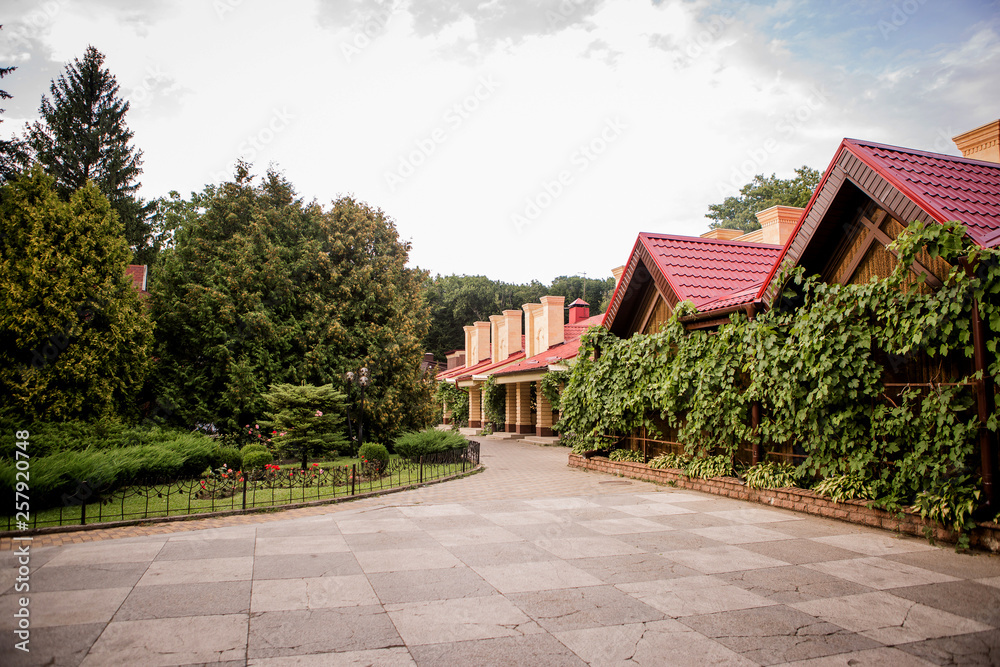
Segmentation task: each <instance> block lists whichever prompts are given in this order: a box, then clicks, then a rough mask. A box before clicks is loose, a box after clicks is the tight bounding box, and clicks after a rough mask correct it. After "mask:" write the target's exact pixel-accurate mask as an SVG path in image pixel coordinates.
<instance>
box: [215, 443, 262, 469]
mask: <svg viewBox="0 0 1000 667" xmlns="http://www.w3.org/2000/svg"><path fill="white" fill-rule="evenodd" d="M265 451H267V450H265ZM214 463H215V464H216V465H221V466H226V467H227V468H232V469H234V470H239V469H240V467H241V466H242V465H243V454H242V453H241V452H240V450H238V449H236V448H235V447H219V449H218V451H217V453H216V456H215V461H214Z"/></svg>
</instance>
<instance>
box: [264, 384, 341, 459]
mask: <svg viewBox="0 0 1000 667" xmlns="http://www.w3.org/2000/svg"><path fill="white" fill-rule="evenodd" d="M263 399H264V401H265V403H266V404H267V406H268V407H267V410H265V412H264V414H266V415H267V417H268V419H267V420H266V421H264V422H263V423H264V425H265V427H266V428H270V429H273V430H274V432H275V434H274V435H272V438H271V440H272V441H273V442H274V444H275V445H276V446H277V448H278V451H280V452H282V453H283V454H286V455H289V456H295V457H297V458H299V459H301V461H302V469H303V470H305V469H306V467H307V465H308V463H309V458H310V457H317V456H322V455H324V454H329V453H331V452H334V451H336V450H337V449H338V448H343V447H344V446H346V445H347V444H348V440H347V438H346V437H344V433H343V428H344V415H343V410H344V395H343V394H342V393H340V392H339V391H336V390H335V389H334V388H333V385H329V384H325V385H323V386H321V387H315V386H313V385H294V384H275V385H271V388H270V390H269V391H268V392H267V393H266V394H264V395H263Z"/></svg>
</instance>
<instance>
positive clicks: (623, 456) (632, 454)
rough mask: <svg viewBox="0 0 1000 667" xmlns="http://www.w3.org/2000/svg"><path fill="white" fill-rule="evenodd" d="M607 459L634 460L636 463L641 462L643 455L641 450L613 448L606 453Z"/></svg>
mask: <svg viewBox="0 0 1000 667" xmlns="http://www.w3.org/2000/svg"><path fill="white" fill-rule="evenodd" d="M608 459H609V460H611V461H635V462H636V463H643V459H644V457H643V455H642V452H640V451H638V450H635V449H615V450H612V452H611V454H609V455H608Z"/></svg>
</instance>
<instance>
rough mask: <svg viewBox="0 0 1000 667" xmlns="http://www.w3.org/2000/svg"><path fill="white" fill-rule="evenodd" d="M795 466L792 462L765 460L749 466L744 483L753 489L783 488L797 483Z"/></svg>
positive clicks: (744, 475)
mask: <svg viewBox="0 0 1000 667" xmlns="http://www.w3.org/2000/svg"><path fill="white" fill-rule="evenodd" d="M797 482H798V480H797V478H796V475H795V466H793V465H791V464H790V463H775V462H774V461H764V462H762V463H758V464H757V465H755V466H752V467H750V468H747V471H746V472H745V473H744V474H743V483H744V484H746V485H747V486H748V487H750V488H752V489H783V488H787V487H792V486H796V485H797Z"/></svg>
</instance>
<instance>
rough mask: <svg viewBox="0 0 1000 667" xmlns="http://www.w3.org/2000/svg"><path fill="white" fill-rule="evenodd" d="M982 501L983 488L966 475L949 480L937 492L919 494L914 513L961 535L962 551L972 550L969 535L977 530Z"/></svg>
mask: <svg viewBox="0 0 1000 667" xmlns="http://www.w3.org/2000/svg"><path fill="white" fill-rule="evenodd" d="M977 500H979V489H978V488H976V485H975V483H974V481H973V480H972V478H971V477H970V476H968V475H962V476H961V477H956V478H953V479H949V480H946V481H944V482H942V483H940V484H938V485H937V487H936V488H934V489H927V490H924V491H920V492H918V493H917V497H916V499H915V500H914V502H913V508H912V509H913V510H914V511H915V512H919V513H920V516H922V517H923V518H925V519H930V520H931V521H935V522H937V523H939V524H941V525H942V526H944V527H946V528H949V529H950V530H953V531H955V532H957V533H958V534H959V536H960V537H959V548H965V549H968V548H969V541H968V540H969V538H968V532H969V531H970V530H971V529H972V528H975V526H976V522H975V521H974V520H973V518H972V513H973V512H974V511H975V509H976V501H977ZM963 538H964V539H963Z"/></svg>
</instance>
